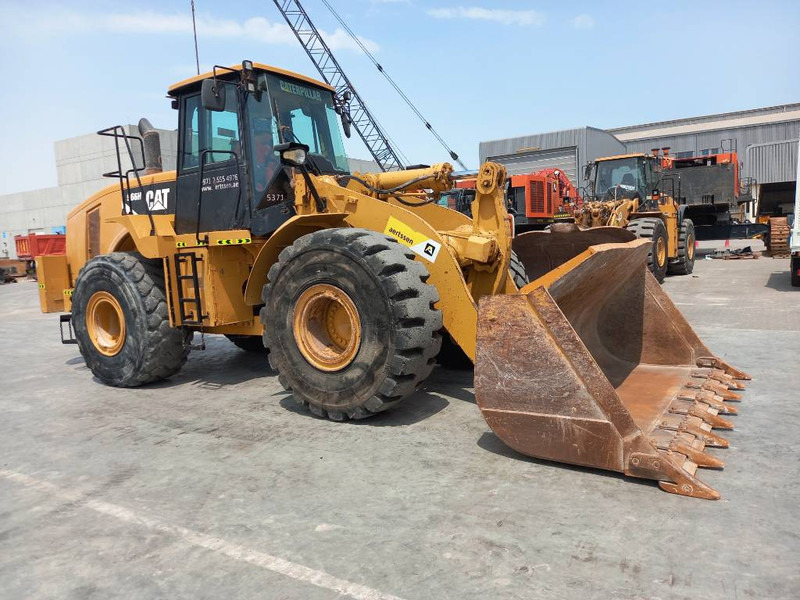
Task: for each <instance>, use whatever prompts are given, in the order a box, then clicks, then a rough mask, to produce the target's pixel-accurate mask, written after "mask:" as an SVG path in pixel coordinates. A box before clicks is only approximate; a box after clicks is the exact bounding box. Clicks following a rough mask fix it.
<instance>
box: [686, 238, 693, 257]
mask: <svg viewBox="0 0 800 600" xmlns="http://www.w3.org/2000/svg"><path fill="white" fill-rule="evenodd" d="M686 256H688V257H689V260H692V259H693V258H694V236H693V235H690V236H689V238H688V239H687V240H686Z"/></svg>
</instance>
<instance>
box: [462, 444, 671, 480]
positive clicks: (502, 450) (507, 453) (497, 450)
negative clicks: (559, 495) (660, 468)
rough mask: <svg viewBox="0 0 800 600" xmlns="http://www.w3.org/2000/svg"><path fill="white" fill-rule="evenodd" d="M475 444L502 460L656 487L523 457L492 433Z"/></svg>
mask: <svg viewBox="0 0 800 600" xmlns="http://www.w3.org/2000/svg"><path fill="white" fill-rule="evenodd" d="M477 444H478V447H479V448H481V449H483V450H486V451H488V452H491V453H492V454H497V455H498V456H502V457H504V458H510V459H513V460H518V461H520V462H525V463H530V464H534V465H539V466H541V467H545V468H547V469H557V470H559V471H565V470H566V471H578V472H584V473H591V474H592V475H601V476H602V477H608V478H610V479H620V480H624V481H625V482H630V483H635V484H638V485H643V486H646V487H657V486H658V482H657V481H652V480H650V479H638V478H636V477H628V476H626V475H624V474H623V473H617V472H616V471H606V470H604V469H595V468H592V467H582V466H580V465H570V464H568V463H562V462H554V461H549V460H544V459H541V458H533V457H531V456H525V455H524V454H520V453H519V452H517V451H516V450H514V449H512V448H510V447H508V446H506V445H505V444H504V443H503V442H502V441H501V440H500V438H498V437H497V436H496V435H495V434H494V433H491V432H486V433H484V434H483V435H481V437H480V438H479V439H478V442H477Z"/></svg>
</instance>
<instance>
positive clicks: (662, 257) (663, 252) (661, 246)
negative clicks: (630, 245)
mask: <svg viewBox="0 0 800 600" xmlns="http://www.w3.org/2000/svg"><path fill="white" fill-rule="evenodd" d="M656 258H657V259H658V266H659V267H663V266H664V262H666V260H667V244H666V242H665V241H664V238H663V237H660V238H658V240H656Z"/></svg>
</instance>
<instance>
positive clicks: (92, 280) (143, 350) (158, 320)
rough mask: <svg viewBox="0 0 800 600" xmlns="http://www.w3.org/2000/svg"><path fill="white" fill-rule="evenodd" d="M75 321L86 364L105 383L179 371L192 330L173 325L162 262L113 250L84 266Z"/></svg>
mask: <svg viewBox="0 0 800 600" xmlns="http://www.w3.org/2000/svg"><path fill="white" fill-rule="evenodd" d="M72 322H73V325H74V327H75V338H76V339H77V341H78V348H79V349H80V352H81V355H82V356H83V358H84V360H85V361H86V366H87V367H89V369H90V370H91V372H92V373H93V374H94V376H95V377H97V378H98V379H99V380H100V381H102V382H103V383H105V384H107V385H112V386H115V387H136V386H140V385H143V384H145V383H151V382H153V381H158V380H160V379H165V378H167V377H169V376H171V375H174V374H175V373H176V372H177V371H178V370H179V369H180V368H181V367H182V366H183V365H184V363H185V362H186V358H187V357H188V354H189V349H188V348H187V345H188V343H189V341H190V340H191V337H192V333H191V332H189V331H185V330H181V329H176V328H173V327H171V326H170V323H169V314H168V312H167V301H166V295H165V293H164V272H163V267H162V263H161V261H160V260H148V259H145V258H143V257H142V256H141V255H139V254H137V253H135V252H112V253H111V254H103V255H100V256H96V257H94V258H93V259H91V260H90V261H89V262H87V263H86V265H85V266H84V267H83V268H82V269H81V272H80V274H79V275H78V279H77V281H76V282H75V290H74V293H73V296H72Z"/></svg>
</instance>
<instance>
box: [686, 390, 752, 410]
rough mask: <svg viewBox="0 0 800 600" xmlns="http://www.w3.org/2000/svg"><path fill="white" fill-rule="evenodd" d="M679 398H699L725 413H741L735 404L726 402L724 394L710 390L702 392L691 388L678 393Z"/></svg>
mask: <svg viewBox="0 0 800 600" xmlns="http://www.w3.org/2000/svg"><path fill="white" fill-rule="evenodd" d="M678 398H681V399H684V400H697V401H699V402H702V403H704V404H708V405H709V406H710V407H711V408H713V409H715V410H716V411H718V412H719V413H720V414H723V415H735V414H738V413H739V411H738V410H737V409H735V408H734V407H733V406H729V405H727V404H725V402H723V401H722V396H717V395H716V394H714V393H713V392H711V391H708V390H703V391H700V392H695V391H691V390H687V391H682V392H680V393H679V394H678Z"/></svg>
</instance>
